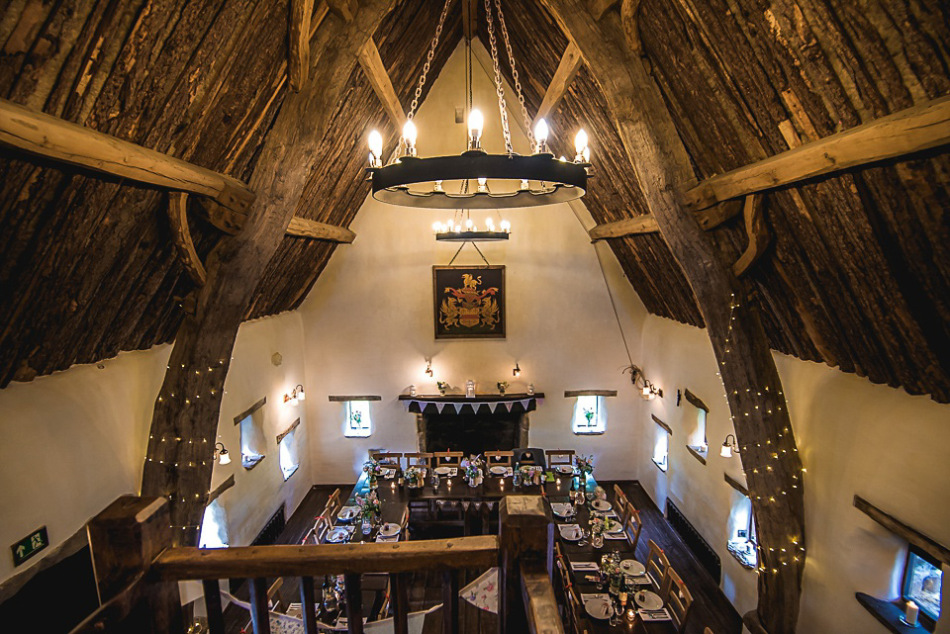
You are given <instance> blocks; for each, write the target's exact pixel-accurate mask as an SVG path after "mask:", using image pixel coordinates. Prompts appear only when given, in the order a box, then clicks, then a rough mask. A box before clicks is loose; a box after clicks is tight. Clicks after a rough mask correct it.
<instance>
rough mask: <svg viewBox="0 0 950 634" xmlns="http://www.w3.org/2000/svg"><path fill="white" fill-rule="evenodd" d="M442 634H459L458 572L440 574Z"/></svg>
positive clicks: (451, 571) (448, 571)
mask: <svg viewBox="0 0 950 634" xmlns="http://www.w3.org/2000/svg"><path fill="white" fill-rule="evenodd" d="M442 634H459V571H458V570H457V569H456V570H446V571H444V572H443V573H442Z"/></svg>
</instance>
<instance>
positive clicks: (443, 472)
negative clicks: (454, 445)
mask: <svg viewBox="0 0 950 634" xmlns="http://www.w3.org/2000/svg"><path fill="white" fill-rule="evenodd" d="M433 471H434V472H435V474H436V475H440V476H444V475H449V474H450V473H452V467H436V468H435V469H433Z"/></svg>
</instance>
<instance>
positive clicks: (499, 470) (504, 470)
mask: <svg viewBox="0 0 950 634" xmlns="http://www.w3.org/2000/svg"><path fill="white" fill-rule="evenodd" d="M489 471H491V473H492V474H493V475H500V476H503V475H508V467H503V466H501V465H498V466H497V467H492V468H491V469H489Z"/></svg>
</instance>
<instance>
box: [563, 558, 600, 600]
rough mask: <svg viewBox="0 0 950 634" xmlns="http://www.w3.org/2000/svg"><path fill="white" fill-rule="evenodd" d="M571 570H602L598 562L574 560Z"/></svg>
mask: <svg viewBox="0 0 950 634" xmlns="http://www.w3.org/2000/svg"><path fill="white" fill-rule="evenodd" d="M571 570H573V571H574V572H598V571H599V570H600V566H598V565H597V563H596V562H593V561H572V562H571ZM605 596H606V595H605Z"/></svg>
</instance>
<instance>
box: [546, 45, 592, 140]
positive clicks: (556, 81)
mask: <svg viewBox="0 0 950 634" xmlns="http://www.w3.org/2000/svg"><path fill="white" fill-rule="evenodd" d="M583 63H584V58H583V57H581V51H580V49H578V48H577V47H576V46H575V45H574V43H573V42H572V43H569V44H568V45H567V48H566V49H565V50H564V54H563V55H562V56H561V62H560V63H559V64H558V65H557V70H556V71H554V77H552V78H551V83H550V84H548V89H547V90H546V91H545V92H544V99H542V100H541V106H540V107H539V108H538V114H537V115H536V116H535V117H534V122H535V123H537V121H538V119H543V118H545V117H547V116H548V115H550V114H551V113H552V112H553V111H554V109H555V108H556V107H557V104H558V103H559V102H560V101H561V99H563V98H564V95H565V94H567V89H568V88H570V87H571V82H573V81H574V76H575V75H577V71H579V70H580V68H581V65H582V64H583Z"/></svg>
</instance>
